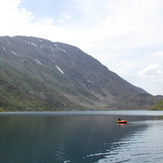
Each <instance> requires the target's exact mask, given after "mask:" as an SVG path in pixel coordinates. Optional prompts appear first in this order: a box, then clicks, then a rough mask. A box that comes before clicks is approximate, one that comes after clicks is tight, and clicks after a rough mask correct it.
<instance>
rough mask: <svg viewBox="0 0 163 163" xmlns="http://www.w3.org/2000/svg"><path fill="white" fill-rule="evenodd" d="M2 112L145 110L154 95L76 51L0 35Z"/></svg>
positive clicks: (41, 40)
mask: <svg viewBox="0 0 163 163" xmlns="http://www.w3.org/2000/svg"><path fill="white" fill-rule="evenodd" d="M0 84H1V93H0V107H1V108H2V109H3V110H65V109H68V110H72V109H73V110H79V109H84V110H88V109H89V110H90V109H91V110H101V109H103V110H109V109H146V108H149V107H151V106H152V105H154V104H155V103H156V102H158V101H159V100H160V99H162V96H152V95H151V94H149V93H148V92H146V91H145V90H143V89H141V88H138V87H135V86H133V85H132V84H130V83H128V82H127V81H125V80H124V79H122V78H121V77H119V76H118V75H117V74H116V73H114V72H112V71H110V70H108V68H107V67H106V66H104V65H102V64H101V63H100V62H99V61H98V60H96V59H94V58H93V57H92V56H90V55H88V54H86V53H85V52H83V51H82V50H80V49H79V48H77V47H74V46H71V45H68V44H64V43H60V42H51V41H49V40H45V39H41V38H35V37H25V36H15V37H8V36H6V37H0Z"/></svg>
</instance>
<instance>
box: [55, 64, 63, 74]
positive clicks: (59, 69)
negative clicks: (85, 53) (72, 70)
mask: <svg viewBox="0 0 163 163" xmlns="http://www.w3.org/2000/svg"><path fill="white" fill-rule="evenodd" d="M56 68H57V69H58V71H59V72H61V73H62V74H65V73H64V72H63V71H62V70H61V68H60V67H59V66H56Z"/></svg>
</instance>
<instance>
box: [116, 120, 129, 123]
mask: <svg viewBox="0 0 163 163" xmlns="http://www.w3.org/2000/svg"><path fill="white" fill-rule="evenodd" d="M127 122H128V121H127V120H118V121H117V123H127Z"/></svg>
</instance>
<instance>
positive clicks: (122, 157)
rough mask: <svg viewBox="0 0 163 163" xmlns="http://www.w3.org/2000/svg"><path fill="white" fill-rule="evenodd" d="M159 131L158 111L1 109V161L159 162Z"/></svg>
mask: <svg viewBox="0 0 163 163" xmlns="http://www.w3.org/2000/svg"><path fill="white" fill-rule="evenodd" d="M119 117H120V118H122V119H127V120H128V121H129V122H128V123H127V124H126V125H118V124H117V123H116V120H117V119H118V118H119ZM162 135H163V112H161V111H155V112H153V111H107V112H105V111H102V112H24V113H0V163H121V162H126V163H128V162H131V163H159V162H160V163H162V162H163V138H162Z"/></svg>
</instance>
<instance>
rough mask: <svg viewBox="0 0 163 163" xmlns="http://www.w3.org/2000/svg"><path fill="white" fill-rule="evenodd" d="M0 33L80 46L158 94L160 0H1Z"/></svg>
mask: <svg viewBox="0 0 163 163" xmlns="http://www.w3.org/2000/svg"><path fill="white" fill-rule="evenodd" d="M0 4H1V5H0V22H1V25H0V36H5V35H9V36H14V35H26V36H36V37H41V38H46V39H49V40H51V41H59V42H63V43H68V44H71V45H74V46H77V47H79V48H80V49H81V50H83V51H84V52H86V53H88V54H89V55H92V56H93V57H94V58H96V59H98V60H99V61H100V62H101V63H102V64H104V65H105V66H107V67H108V69H109V70H111V71H114V72H115V73H117V74H118V75H120V76H121V77H122V78H124V79H126V80H127V81H129V82H130V83H132V84H134V85H135V86H138V87H141V88H143V89H145V90H146V91H148V92H149V93H151V94H153V95H157V94H162V95H163V0H0Z"/></svg>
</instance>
